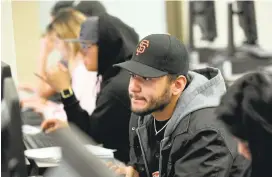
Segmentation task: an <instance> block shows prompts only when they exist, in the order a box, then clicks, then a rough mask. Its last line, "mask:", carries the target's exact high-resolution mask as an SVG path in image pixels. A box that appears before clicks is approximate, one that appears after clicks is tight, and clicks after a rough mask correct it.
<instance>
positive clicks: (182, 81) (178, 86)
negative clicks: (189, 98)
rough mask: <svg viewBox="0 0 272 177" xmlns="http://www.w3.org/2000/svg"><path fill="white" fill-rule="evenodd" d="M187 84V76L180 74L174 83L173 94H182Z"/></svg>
mask: <svg viewBox="0 0 272 177" xmlns="http://www.w3.org/2000/svg"><path fill="white" fill-rule="evenodd" d="M186 84H187V79H186V77H185V76H178V78H177V79H176V80H174V81H173V84H172V93H173V95H178V94H180V93H181V92H182V91H183V90H184V88H185V86H186Z"/></svg>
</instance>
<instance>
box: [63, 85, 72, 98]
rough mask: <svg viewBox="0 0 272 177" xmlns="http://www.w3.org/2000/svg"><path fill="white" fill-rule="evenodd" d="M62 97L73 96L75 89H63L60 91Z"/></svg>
mask: <svg viewBox="0 0 272 177" xmlns="http://www.w3.org/2000/svg"><path fill="white" fill-rule="evenodd" d="M60 94H61V97H62V98H69V97H70V96H72V95H73V94H74V92H73V90H72V88H71V87H69V88H68V89H65V90H62V91H61V92H60Z"/></svg>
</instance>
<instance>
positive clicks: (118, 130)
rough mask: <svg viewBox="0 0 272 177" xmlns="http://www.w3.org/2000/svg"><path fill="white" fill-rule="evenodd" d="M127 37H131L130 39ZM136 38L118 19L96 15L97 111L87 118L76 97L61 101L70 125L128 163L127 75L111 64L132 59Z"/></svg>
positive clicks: (128, 103) (128, 117)
mask: <svg viewBox="0 0 272 177" xmlns="http://www.w3.org/2000/svg"><path fill="white" fill-rule="evenodd" d="M116 24H118V25H116ZM120 27H123V28H124V29H123V30H121V29H120ZM123 31H125V32H123ZM128 31H130V33H128ZM129 34H134V35H133V37H131V36H129ZM135 36H138V35H137V34H136V33H135V32H134V31H133V30H132V29H131V28H130V27H128V26H127V25H125V24H124V23H123V22H122V21H121V20H119V19H118V18H116V17H113V16H110V15H108V14H103V15H101V16H99V41H98V43H97V45H98V47H99V53H98V74H99V75H101V76H102V80H103V81H102V83H101V90H100V93H99V94H98V96H97V102H96V108H95V110H94V111H93V113H92V115H88V113H87V112H86V111H85V110H83V109H82V108H81V107H80V105H79V102H78V100H77V99H76V97H75V96H72V97H69V98H68V99H62V101H63V104H64V109H65V111H66V114H67V117H68V120H69V122H73V123H74V124H76V125H77V126H78V127H79V128H80V129H81V130H83V131H84V132H86V133H87V134H89V135H90V136H91V137H92V138H93V139H94V140H95V141H96V142H98V143H102V144H103V145H104V147H106V148H111V149H116V150H117V152H116V153H115V157H116V158H117V159H119V160H121V161H123V162H128V160H129V135H128V133H129V132H128V127H129V120H130V114H131V112H130V99H129V96H128V83H129V78H130V76H129V74H128V73H127V72H126V71H123V70H120V69H118V68H113V67H112V65H113V64H116V63H119V62H123V61H125V60H127V59H129V58H130V57H131V55H132V52H133V50H134V49H135V47H136V45H137V41H136V40H135V41H131V38H134V39H135ZM83 87H84V86H83Z"/></svg>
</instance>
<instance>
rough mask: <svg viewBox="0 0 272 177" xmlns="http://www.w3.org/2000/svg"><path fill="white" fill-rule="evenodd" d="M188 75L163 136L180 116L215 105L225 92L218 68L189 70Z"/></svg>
mask: <svg viewBox="0 0 272 177" xmlns="http://www.w3.org/2000/svg"><path fill="white" fill-rule="evenodd" d="M188 75H189V78H190V83H189V85H188V87H187V88H186V89H185V90H184V91H183V93H182V94H181V96H180V98H179V100H178V103H177V105H176V108H175V111H174V113H173V115H172V117H171V119H170V120H169V121H170V122H169V123H168V125H167V127H166V130H165V133H164V137H168V136H169V135H171V133H172V132H173V131H174V130H175V128H176V127H177V125H178V124H179V122H180V121H181V120H182V118H184V117H185V116H187V115H188V114H190V113H192V112H194V111H197V110H199V109H203V108H209V107H217V106H218V105H219V103H220V99H221V96H222V95H223V94H224V93H225V92H226V86H225V82H224V79H223V76H222V75H221V72H220V70H219V69H216V68H211V67H208V68H205V69H199V70H194V71H189V73H188ZM151 118H152V116H151V115H148V116H146V117H145V118H144V123H146V122H147V121H148V120H149V119H151Z"/></svg>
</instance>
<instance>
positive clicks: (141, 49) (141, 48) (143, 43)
mask: <svg viewBox="0 0 272 177" xmlns="http://www.w3.org/2000/svg"><path fill="white" fill-rule="evenodd" d="M147 47H149V41H148V40H142V41H141V43H140V44H139V46H138V48H137V50H136V55H139V54H141V53H144V51H145V49H146V48H147Z"/></svg>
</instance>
